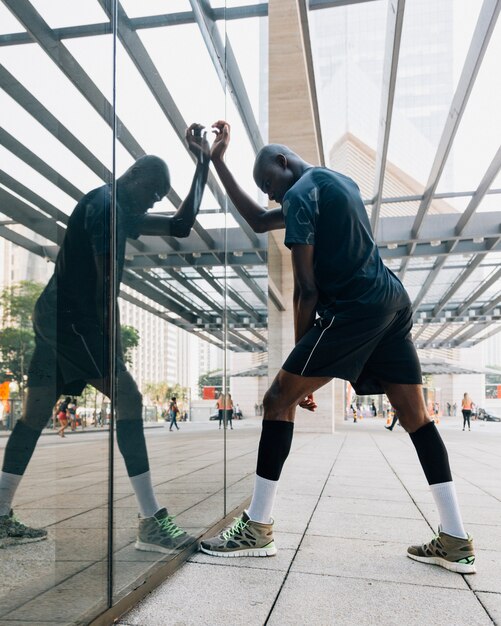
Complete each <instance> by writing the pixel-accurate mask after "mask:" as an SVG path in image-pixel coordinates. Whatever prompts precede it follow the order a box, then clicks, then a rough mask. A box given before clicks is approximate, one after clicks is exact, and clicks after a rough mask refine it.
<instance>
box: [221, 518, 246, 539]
mask: <svg viewBox="0 0 501 626" xmlns="http://www.w3.org/2000/svg"><path fill="white" fill-rule="evenodd" d="M233 519H234V520H235V523H234V524H233V526H230V528H228V530H225V531H224V532H223V533H222V535H221V536H222V538H223V539H225V540H226V541H227V540H228V539H231V538H232V537H233V535H236V534H237V533H238V532H240V531H241V530H245V528H247V522H244V520H243V519H242V518H241V517H234V518H233Z"/></svg>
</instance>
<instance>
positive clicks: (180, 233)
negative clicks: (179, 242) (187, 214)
mask: <svg viewBox="0 0 501 626" xmlns="http://www.w3.org/2000/svg"><path fill="white" fill-rule="evenodd" d="M190 233H191V226H189V227H185V228H179V229H178V230H177V231H176V233H175V234H174V237H177V238H178V239H186V237H189V236H190Z"/></svg>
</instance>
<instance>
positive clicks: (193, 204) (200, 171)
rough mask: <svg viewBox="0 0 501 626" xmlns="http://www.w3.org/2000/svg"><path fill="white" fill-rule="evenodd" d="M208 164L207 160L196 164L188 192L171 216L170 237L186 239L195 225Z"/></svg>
mask: <svg viewBox="0 0 501 626" xmlns="http://www.w3.org/2000/svg"><path fill="white" fill-rule="evenodd" d="M209 163H210V161H209V159H208V158H206V159H205V160H204V161H203V162H202V163H201V162H198V163H197V167H196V170H195V174H194V176H193V181H192V183H191V187H190V191H189V192H188V195H187V196H186V198H185V199H184V200H183V202H182V203H181V206H180V207H179V209H178V210H177V211H176V213H175V214H174V215H173V216H172V227H171V235H172V236H174V237H187V236H188V235H189V233H190V230H191V229H192V227H193V224H194V223H195V220H196V218H197V215H198V211H199V210H200V205H201V204H202V197H203V194H204V189H205V184H206V183H207V177H208V175H209Z"/></svg>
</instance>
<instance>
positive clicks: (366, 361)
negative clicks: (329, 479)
mask: <svg viewBox="0 0 501 626" xmlns="http://www.w3.org/2000/svg"><path fill="white" fill-rule="evenodd" d="M213 128H214V131H215V133H216V138H215V140H214V143H213V146H212V150H211V157H212V162H213V164H214V166H215V168H216V171H217V173H218V175H219V178H220V179H221V181H222V183H223V185H224V187H225V188H226V191H227V193H228V195H229V197H230V199H231V201H232V202H233V204H234V205H235V207H236V208H237V210H238V211H239V212H240V214H241V215H242V216H243V217H244V218H245V219H246V220H247V222H248V223H249V224H250V226H251V227H252V228H253V230H254V231H256V232H266V231H270V230H275V229H280V228H284V227H285V245H286V246H287V247H288V248H289V249H290V251H291V256H292V269H293V276H294V293H293V310H294V332H295V341H296V345H295V347H294V349H293V350H292V352H291V354H290V355H289V356H288V358H287V359H286V361H285V363H284V364H283V366H282V368H281V369H280V371H279V372H278V374H277V376H276V378H275V380H274V381H273V382H272V384H271V387H270V388H269V389H268V391H267V392H266V394H265V396H264V400H263V405H264V418H263V424H262V432H261V439H260V442H259V448H258V455H257V469H256V476H255V483H254V492H253V495H252V500H251V503H250V506H249V509H248V510H247V511H244V513H243V514H242V515H241V517H240V518H238V519H237V520H236V521H235V523H234V524H233V525H232V526H231V527H230V528H229V529H227V530H225V531H224V532H222V533H221V534H219V535H217V536H215V537H212V538H209V539H205V540H204V541H202V543H201V549H202V550H203V551H204V552H206V553H208V554H211V555H214V556H222V557H227V556H272V555H274V554H276V551H277V549H276V546H275V541H274V535H273V520H272V509H273V503H274V500H275V496H276V490H277V487H278V482H279V478H280V474H281V471H282V468H283V465H284V463H285V461H286V459H287V456H288V454H289V451H290V447H291V442H292V436H293V430H294V415H295V411H296V407H297V406H300V407H302V408H304V409H306V410H308V411H314V410H315V409H316V407H317V405H316V403H315V400H314V397H313V393H314V392H315V391H316V390H317V389H319V388H320V387H322V386H323V385H326V384H327V383H329V382H330V381H331V380H332V378H333V377H338V378H343V379H345V380H349V381H350V383H351V384H352V386H353V387H354V389H355V392H356V393H357V395H358V396H363V395H375V394H382V393H386V395H387V396H388V399H389V400H390V402H391V404H392V405H393V406H394V407H395V409H396V410H397V412H398V415H399V419H400V423H401V424H402V426H403V427H404V428H405V430H406V431H407V432H408V433H409V435H410V438H411V441H412V443H413V444H414V447H415V448H416V451H417V454H418V457H419V461H420V463H421V466H422V468H423V470H424V473H425V476H426V478H427V480H428V483H429V485H430V488H431V491H432V494H433V497H434V500H435V503H436V506H437V509H438V512H439V516H440V523H441V527H440V529H439V532H438V535H437V537H435V538H434V539H432V540H431V541H430V542H429V543H426V544H424V545H416V546H410V547H409V548H408V550H407V554H408V556H409V557H411V558H412V559H414V560H417V561H422V562H425V563H432V564H435V565H440V566H442V567H444V568H446V569H449V570H452V571H456V572H461V573H472V572H474V571H475V565H474V561H475V554H474V550H473V542H472V539H471V537H470V536H469V535H468V534H467V533H466V532H465V529H464V527H463V523H462V519H461V514H460V511H459V506H458V502H457V497H456V491H455V488H454V483H453V481H452V474H451V470H450V467H449V461H448V456H447V450H446V448H445V445H444V443H443V441H442V439H441V437H440V434H439V432H438V430H437V428H436V426H435V423H434V422H433V421H431V420H430V418H429V416H428V412H427V410H426V405H425V402H424V396H423V390H422V376H421V368H420V364H419V360H418V357H417V353H416V349H415V347H414V344H413V342H412V339H411V335H410V331H411V327H412V310H411V305H410V299H409V296H408V294H407V292H406V291H405V289H404V287H403V285H402V283H401V282H400V281H399V280H398V278H397V277H396V276H395V275H394V274H393V273H392V272H391V271H390V270H389V269H388V268H387V267H386V266H385V265H384V264H383V262H382V260H381V257H380V255H379V251H378V248H377V246H376V244H375V242H374V238H373V235H372V231H371V226H370V222H369V219H368V216H367V212H366V209H365V206H364V203H363V200H362V197H361V195H360V191H359V188H358V186H357V184H356V183H355V182H354V181H353V180H351V179H350V178H348V177H346V176H344V175H342V174H340V173H338V172H334V171H332V170H330V169H327V168H324V167H314V166H312V165H311V164H309V163H307V162H306V161H304V160H303V159H302V158H301V157H300V156H299V155H298V154H296V153H295V152H294V151H293V150H291V149H290V148H288V147H287V146H285V145H281V144H271V145H268V146H265V147H264V148H262V149H261V150H260V151H259V152H258V154H257V156H256V161H255V164H254V171H253V175H254V181H255V182H256V184H257V186H258V187H259V188H260V189H261V190H262V191H263V192H264V193H266V194H267V195H268V197H269V199H270V200H275V201H276V202H278V203H279V204H280V205H281V207H280V208H276V209H269V210H266V209H264V208H262V207H261V206H260V205H259V204H257V203H256V202H255V201H254V200H253V199H252V198H251V197H250V196H249V195H248V194H247V193H246V192H245V191H244V190H243V189H242V188H241V187H240V186H239V185H238V183H237V181H236V180H235V178H234V176H233V174H232V173H231V172H230V170H229V169H228V167H227V165H226V163H225V161H224V154H225V151H226V149H227V147H228V144H229V141H230V127H229V125H228V124H227V123H226V122H225V121H223V120H220V121H218V122H216V123H215V124H214V125H213Z"/></svg>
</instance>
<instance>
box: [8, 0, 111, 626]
mask: <svg viewBox="0 0 501 626" xmlns="http://www.w3.org/2000/svg"><path fill="white" fill-rule="evenodd" d="M33 4H34V5H35V7H36V8H37V9H39V10H40V11H41V12H42V14H43V15H44V16H45V19H47V20H49V19H51V16H54V18H55V19H54V21H53V22H52V21H51V25H53V26H60V25H75V24H81V23H87V22H88V21H92V19H93V18H92V16H91V15H90V14H87V13H86V8H93V10H94V9H95V8H97V9H98V12H100V9H99V7H98V4H97V3H89V2H87V3H83V2H81V3H78V4H79V7H78V8H79V9H81V12H76V11H75V7H72V9H73V12H72V14H71V15H70V13H69V12H68V11H67V12H64V10H63V9H64V7H63V5H64V3H62V2H57V3H48V2H45V3H42V2H35V3H33ZM56 5H57V6H56ZM13 6H14V7H16V5H15V3H14V4H13ZM23 6H24V5H23ZM59 9H61V13H59ZM54 10H55V11H54ZM0 11H1V17H0V20H1V21H2V27H3V28H5V27H6V25H7V24H8V25H9V28H12V29H13V31H12V30H11V31H10V32H20V31H21V30H23V29H20V28H19V27H18V26H17V25H16V24H12V21H11V22H9V21H8V20H7V21H5V22H4V20H3V12H4V11H5V9H4V8H1V9H0ZM14 11H15V8H14ZM49 12H50V14H49ZM56 13H57V15H56ZM91 13H92V11H91ZM56 17H57V19H56ZM66 18H68V19H66ZM98 19H99V21H103V16H102V15H100V16H99V18H98ZM23 20H24V21H25V22H26V26H27V29H28V30H30V31H31V30H33V31H36V28H37V20H36V14H35V13H34V12H32V10H31V7H30V5H29V3H26V12H25V13H24V17H23ZM44 28H45V27H44ZM7 30H8V29H7ZM46 34H47V35H48V36H49V37H50V36H51V33H50V31H49V30H48V29H47V31H46ZM65 48H66V46H65V45H63V44H59V43H58V42H57V41H56V40H55V41H54V42H53V45H51V46H48V47H47V50H45V49H43V48H42V46H41V45H39V44H24V45H17V44H14V43H11V45H6V46H2V47H1V48H0V61H1V63H2V67H1V70H0V86H1V87H2V90H1V92H0V99H1V101H0V107H1V109H2V113H3V115H2V125H3V127H2V129H1V131H0V143H1V147H0V150H1V159H2V173H1V174H0V204H1V213H0V291H1V294H2V299H1V303H0V306H1V316H0V320H1V332H0V388H1V390H2V391H1V405H0V406H1V408H0V450H1V452H0V455H1V456H2V457H3V465H2V472H1V473H0V546H1V548H2V550H1V553H2V558H1V559H0V576H1V579H2V585H1V589H0V622H1V623H2V624H6V623H10V622H12V623H22V624H56V623H57V624H75V623H88V622H89V621H90V620H91V619H92V618H93V617H95V616H96V615H98V614H99V613H101V612H102V611H104V610H105V609H106V608H107V606H108V592H107V577H108V561H107V555H108V521H109V506H108V472H109V457H108V447H109V432H108V431H109V428H108V425H107V420H106V411H105V406H106V405H105V403H104V402H102V401H101V399H102V397H101V396H100V395H99V394H96V393H95V391H94V390H92V389H91V388H90V387H89V386H86V383H87V382H89V381H91V380H94V379H98V377H99V376H100V373H101V372H102V371H103V368H104V367H105V365H106V360H107V357H108V353H107V345H106V342H105V340H104V335H103V333H102V332H100V331H99V330H97V327H98V326H99V324H100V320H102V319H104V318H105V315H104V310H103V308H102V307H103V304H102V297H101V292H98V293H99V295H100V297H99V298H98V297H97V293H96V286H97V285H98V283H97V281H96V278H97V265H96V263H95V261H94V258H95V255H96V254H98V252H96V253H93V250H94V249H95V246H97V245H98V241H101V244H102V242H103V236H104V233H106V232H107V231H106V212H107V210H108V206H109V201H108V198H109V194H110V189H109V187H105V188H104V189H101V190H99V191H97V192H95V193H94V194H93V196H92V206H91V205H90V203H89V197H90V196H86V201H85V202H79V201H80V200H82V198H83V196H84V194H86V193H87V192H89V191H90V190H92V189H95V188H96V187H99V186H100V185H102V184H103V182H105V181H109V180H110V173H111V170H112V161H111V156H112V148H113V143H112V131H111V128H110V126H109V125H108V124H107V123H105V122H104V120H103V118H102V115H101V112H99V113H98V112H97V111H96V109H95V108H94V107H93V106H92V105H91V104H90V103H89V101H88V98H89V97H90V96H89V95H88V93H87V91H86V90H85V89H83V90H81V89H79V88H78V87H77V85H76V84H75V83H74V82H72V80H70V78H68V76H67V75H66V74H67V73H69V69H70V66H71V67H72V69H73V78H74V77H75V76H76V74H77V73H78V67H77V66H76V64H73V63H72V61H71V58H70V57H68V56H66V55H65ZM97 54H99V60H98V62H99V75H100V82H101V85H102V83H103V81H104V82H106V81H107V85H106V87H107V92H108V93H111V90H112V86H111V80H112V67H113V64H112V39H111V36H109V35H103V36H101V37H97V36H95V37H93V38H92V39H86V40H82V41H81V42H80V57H81V58H82V59H87V61H86V67H87V68H92V65H94V67H95V66H96V63H95V61H94V62H91V61H90V59H91V58H93V57H94V56H95V55H97ZM87 71H88V75H87V76H85V75H84V74H83V73H82V74H81V80H82V81H84V82H85V84H86V86H87V87H90V86H91V85H92V82H93V81H94V79H95V76H94V74H93V72H92V70H91V69H88V70H87ZM80 87H81V85H80ZM83 93H85V95H83ZM95 95H96V98H97V99H102V98H101V95H100V94H98V93H96V94H95ZM103 109H104V107H102V108H101V111H102V110H103ZM77 203H78V205H77V206H75V205H76V204H77ZM70 215H71V217H69V216H70ZM108 232H109V231H108ZM108 240H109V237H108ZM101 244H99V245H101ZM105 253H106V250H105V248H101V249H100V251H99V255H101V258H102V255H103V254H105ZM40 294H41V295H40ZM35 303H36V304H35ZM98 370H100V371H98ZM100 386H102V385H100ZM101 408H103V410H102V411H101ZM7 444H8V446H7ZM32 452H34V454H33V456H32V458H31V459H30V456H31V453H32ZM11 507H12V508H13V510H14V513H15V517H13V516H12V515H11V514H10V510H11ZM16 519H19V520H20V521H21V522H22V523H23V524H25V525H27V526H20V525H19V523H18V522H16ZM12 535H15V537H13V536H12ZM33 539H36V540H37V541H36V542H34V543H31V540H33ZM28 540H29V541H30V543H29V544H28V543H26V541H28Z"/></svg>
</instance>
